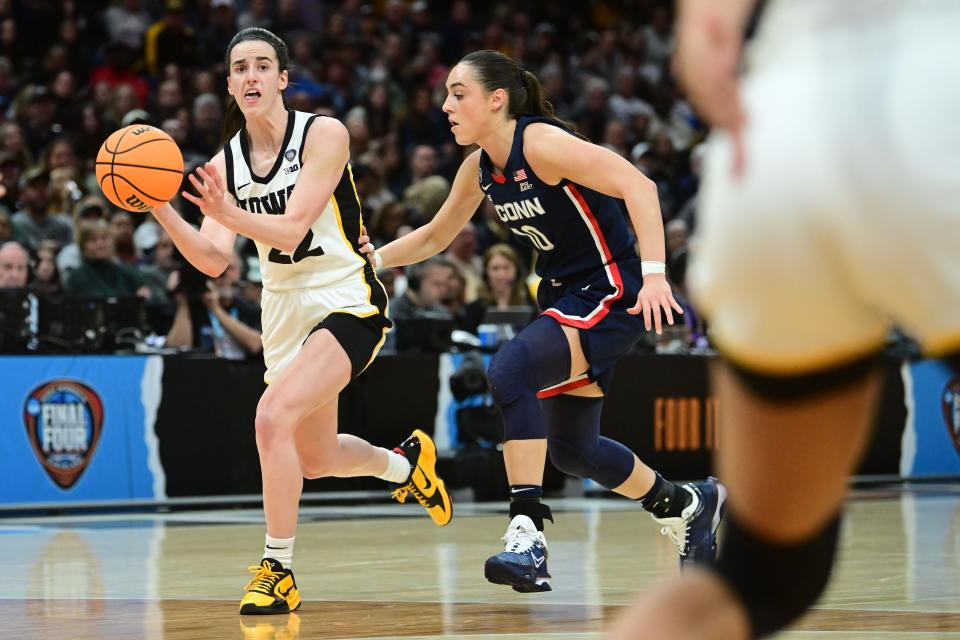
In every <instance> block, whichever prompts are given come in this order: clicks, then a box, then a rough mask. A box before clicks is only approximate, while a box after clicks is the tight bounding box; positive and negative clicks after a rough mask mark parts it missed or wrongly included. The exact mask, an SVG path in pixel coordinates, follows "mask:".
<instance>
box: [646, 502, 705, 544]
mask: <svg viewBox="0 0 960 640" xmlns="http://www.w3.org/2000/svg"><path fill="white" fill-rule="evenodd" d="M683 488H684V489H686V490H687V491H689V492H690V493H691V494H692V495H693V501H692V502H691V503H690V504H689V505H687V508H686V509H684V510H683V515H681V516H680V517H679V518H654V520H655V521H656V522H657V523H659V524H661V525H663V526H661V527H660V534H661V535H664V536H667V537H668V538H670V540H672V541H673V544H674V545H676V547H677V552H678V553H679V554H680V555H681V556H685V555H687V541H688V540H687V534H688V533H689V528H688V527H687V524H689V522H690V520H692V519H693V517H694V515H696V513H697V509H698V508H699V507H700V495H699V494H698V493H697V492H696V491H694V490H692V489H691V488H690V487H688V486H686V485H684V487H683ZM651 515H653V514H651Z"/></svg>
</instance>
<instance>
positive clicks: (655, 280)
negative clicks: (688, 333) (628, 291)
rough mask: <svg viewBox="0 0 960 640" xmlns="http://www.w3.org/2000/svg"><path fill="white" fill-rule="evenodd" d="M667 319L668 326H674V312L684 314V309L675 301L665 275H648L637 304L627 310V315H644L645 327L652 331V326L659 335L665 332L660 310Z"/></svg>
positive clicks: (645, 277) (644, 280)
mask: <svg viewBox="0 0 960 640" xmlns="http://www.w3.org/2000/svg"><path fill="white" fill-rule="evenodd" d="M661 309H663V313H664V315H666V317H667V324H670V325H672V324H673V312H674V311H676V312H677V313H679V314H683V308H682V307H681V306H680V304H679V303H678V302H677V301H676V300H674V298H673V291H671V290H670V284H669V283H668V282H667V278H666V277H665V276H664V275H663V274H648V275H645V276H644V277H643V288H641V289H640V293H638V294H637V304H635V305H633V306H632V307H630V308H629V309H627V313H632V314H633V315H637V314H638V313H642V314H643V326H644V327H646V329H647V331H650V328H651V326H652V327H653V328H655V329H656V331H657V335H660V334H661V333H662V332H663V323H662V321H661V320H660V310H661Z"/></svg>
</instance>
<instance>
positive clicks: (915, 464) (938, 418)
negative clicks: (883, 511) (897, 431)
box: [900, 360, 960, 477]
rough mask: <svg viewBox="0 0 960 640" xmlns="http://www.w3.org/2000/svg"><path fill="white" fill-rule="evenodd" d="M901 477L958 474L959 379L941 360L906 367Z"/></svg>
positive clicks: (959, 462)
mask: <svg viewBox="0 0 960 640" xmlns="http://www.w3.org/2000/svg"><path fill="white" fill-rule="evenodd" d="M903 383H904V391H905V394H906V400H907V425H906V428H905V429H904V433H903V447H902V452H903V453H902V457H901V460H900V475H901V476H903V477H912V476H938V475H958V474H960V375H958V373H957V372H956V371H954V370H953V369H952V368H951V367H949V366H948V365H947V364H946V363H944V362H943V361H940V360H925V361H923V362H917V363H913V364H910V365H905V367H904V373H903Z"/></svg>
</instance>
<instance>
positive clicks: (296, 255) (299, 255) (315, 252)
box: [267, 229, 323, 264]
mask: <svg viewBox="0 0 960 640" xmlns="http://www.w3.org/2000/svg"><path fill="white" fill-rule="evenodd" d="M312 243H313V229H307V235H305V236H303V240H301V241H300V244H298V245H297V248H296V250H294V252H293V255H290V254H288V253H283V252H281V251H280V249H270V255H268V256H267V259H268V260H269V261H270V262H276V263H277V264H294V263H296V262H300V261H301V260H303V259H304V258H310V257H313V256H322V255H323V247H321V246H320V245H317V246H315V247H314V248H313V249H311V248H310V245H311V244H312Z"/></svg>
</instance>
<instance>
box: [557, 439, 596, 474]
mask: <svg viewBox="0 0 960 640" xmlns="http://www.w3.org/2000/svg"><path fill="white" fill-rule="evenodd" d="M547 452H548V453H549V454H550V462H552V463H553V466H555V467H556V468H557V469H559V470H560V471H562V472H564V473H566V474H567V475H571V476H574V477H577V478H591V477H593V476H594V474H596V472H597V464H596V461H595V460H594V459H593V457H592V456H590V455H589V454H588V453H587V452H584V451H581V450H579V449H577V448H576V447H573V446H571V445H570V443H568V442H565V441H563V440H557V439H556V438H549V439H548V440H547Z"/></svg>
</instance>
